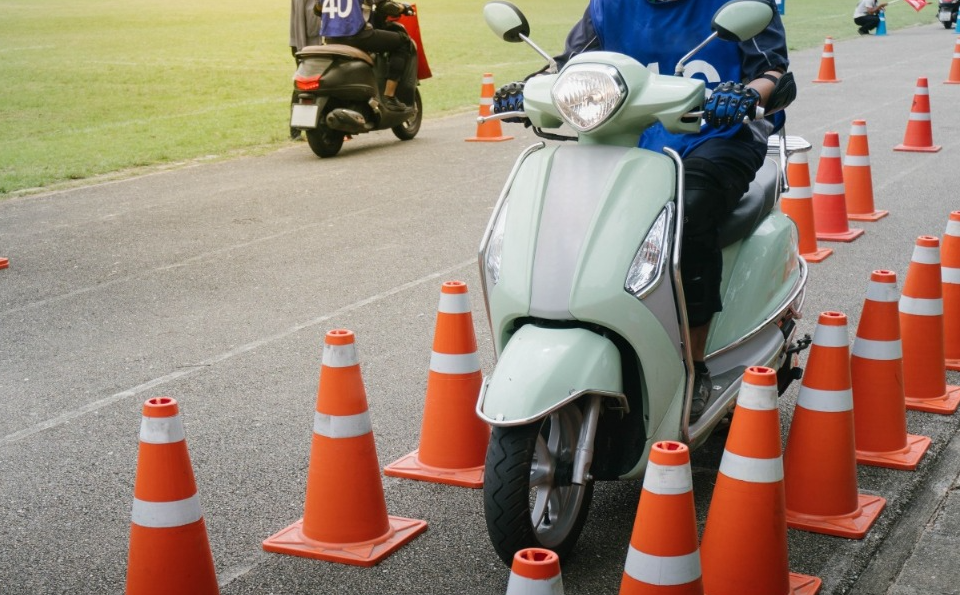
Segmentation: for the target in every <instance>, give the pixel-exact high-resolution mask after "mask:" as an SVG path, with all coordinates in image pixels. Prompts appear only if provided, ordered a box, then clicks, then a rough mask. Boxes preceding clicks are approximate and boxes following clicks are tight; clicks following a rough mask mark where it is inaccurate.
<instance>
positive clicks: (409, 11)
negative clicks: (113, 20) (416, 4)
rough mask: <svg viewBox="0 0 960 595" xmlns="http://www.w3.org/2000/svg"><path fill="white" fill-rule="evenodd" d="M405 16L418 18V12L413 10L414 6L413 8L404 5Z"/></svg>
mask: <svg viewBox="0 0 960 595" xmlns="http://www.w3.org/2000/svg"><path fill="white" fill-rule="evenodd" d="M403 14H404V15H406V16H408V17H414V16H417V11H416V9H414V8H413V6H411V5H409V4H404V5H403Z"/></svg>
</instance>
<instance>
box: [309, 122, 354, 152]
mask: <svg viewBox="0 0 960 595" xmlns="http://www.w3.org/2000/svg"><path fill="white" fill-rule="evenodd" d="M344 136H345V135H344V133H342V132H340V131H337V130H331V129H330V128H327V127H326V126H323V125H320V126H317V127H316V128H314V129H313V130H307V143H308V144H309V145H310V149H311V150H312V151H313V154H314V155H316V156H317V157H333V156H334V155H336V154H337V153H339V152H340V148H341V147H343V137H344Z"/></svg>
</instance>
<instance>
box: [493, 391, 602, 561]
mask: <svg viewBox="0 0 960 595" xmlns="http://www.w3.org/2000/svg"><path fill="white" fill-rule="evenodd" d="M582 423H583V416H582V414H581V412H580V408H579V406H578V405H577V404H575V403H571V404H569V405H567V406H565V407H562V408H561V409H559V410H557V411H555V412H553V413H551V414H550V415H549V416H547V417H546V418H544V419H543V420H540V421H538V422H536V423H533V424H529V425H525V426H512V427H498V428H494V429H493V432H492V434H491V436H490V443H489V446H488V448H487V459H486V463H485V471H484V479H483V506H484V513H485V517H486V521H487V532H488V533H489V535H490V540H491V542H492V543H493V548H494V549H495V550H496V552H497V555H498V556H500V559H501V560H503V563H504V564H506V565H507V566H510V565H511V564H512V562H513V556H514V554H515V553H516V552H518V551H519V550H521V549H524V548H529V547H540V548H547V549H550V550H552V551H554V552H555V553H556V554H557V555H559V556H560V557H561V558H563V557H565V556H566V555H568V554H569V553H570V551H571V550H572V549H573V547H574V545H575V544H576V541H577V538H578V537H579V536H580V531H581V530H582V529H583V525H584V523H585V522H586V520H587V512H588V511H589V509H590V500H591V497H592V495H593V482H592V481H587V482H586V483H585V484H583V485H578V484H574V483H573V482H572V481H571V479H572V477H573V460H574V455H575V453H576V450H577V440H578V439H579V436H580V426H581V425H582Z"/></svg>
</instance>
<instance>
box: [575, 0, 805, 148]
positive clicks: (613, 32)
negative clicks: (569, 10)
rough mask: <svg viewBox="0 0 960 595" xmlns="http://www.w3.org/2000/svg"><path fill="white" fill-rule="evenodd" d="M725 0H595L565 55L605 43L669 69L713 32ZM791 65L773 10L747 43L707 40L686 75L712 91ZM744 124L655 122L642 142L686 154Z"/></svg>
mask: <svg viewBox="0 0 960 595" xmlns="http://www.w3.org/2000/svg"><path fill="white" fill-rule="evenodd" d="M725 2H726V0H673V1H669V2H651V1H650V0H591V1H590V5H589V6H588V8H587V11H586V13H585V14H584V19H583V20H582V21H581V23H579V24H578V26H577V28H575V29H574V31H572V32H571V35H570V37H568V39H567V50H566V57H569V56H571V55H573V54H576V53H580V52H581V51H589V50H591V49H602V50H605V51H611V52H618V53H622V54H626V55H628V56H631V57H632V58H634V59H635V60H637V61H638V62H640V63H641V64H643V65H644V66H646V67H647V68H649V69H651V70H652V71H654V72H658V73H660V74H665V75H671V74H673V71H674V68H675V67H676V65H677V62H679V61H680V59H681V58H682V57H683V56H685V55H686V54H687V53H688V52H689V51H690V50H692V49H693V48H695V47H696V46H697V45H698V44H699V43H700V42H701V41H703V40H704V39H706V37H707V36H708V35H710V33H711V28H710V25H711V22H712V20H713V15H714V13H715V12H716V10H717V9H719V8H720V7H721V6H722V5H723V4H724V3H725ZM591 36H595V38H591ZM577 45H579V46H580V47H575V46H577ZM787 65H788V62H787V58H786V41H785V38H784V32H783V24H782V22H781V21H780V19H779V16H778V15H777V13H776V10H774V22H773V23H772V24H771V26H770V27H768V29H767V31H765V32H763V33H761V34H760V35H758V36H757V37H756V38H755V39H753V40H749V41H746V42H743V43H732V42H726V41H714V42H711V43H709V44H707V46H706V47H704V48H703V49H701V50H700V51H699V52H697V54H696V55H695V56H694V57H693V59H692V60H691V61H690V62H688V63H687V65H686V68H685V71H684V76H689V77H696V78H699V79H702V80H703V81H704V82H705V83H706V88H707V89H708V92H709V90H710V89H713V88H714V87H716V86H717V85H718V84H720V83H722V82H725V81H734V82H747V81H749V80H752V79H753V78H755V77H756V76H758V75H759V74H761V73H763V72H764V71H766V70H769V69H773V68H777V67H780V68H783V69H784V70H785V69H786V66H787ZM776 120H777V122H776V124H778V125H780V124H782V121H783V114H782V113H780V114H777V115H776ZM741 126H742V125H735V126H732V127H728V128H723V129H716V128H711V127H704V128H703V129H702V130H701V132H700V133H699V134H673V133H670V132H667V131H666V130H665V129H664V128H663V126H661V125H660V124H656V125H655V126H653V127H651V128H650V129H648V130H647V131H646V132H644V134H643V136H642V137H641V139H640V146H641V147H644V148H647V149H651V150H654V151H661V150H662V149H663V148H664V147H670V148H672V149H674V150H676V151H677V152H679V153H680V154H681V155H686V153H687V152H689V151H690V150H691V149H692V148H694V147H695V146H697V145H699V144H701V143H702V142H704V141H705V140H707V139H708V138H714V137H730V136H733V135H734V134H736V133H737V131H738V130H739V129H740V128H741Z"/></svg>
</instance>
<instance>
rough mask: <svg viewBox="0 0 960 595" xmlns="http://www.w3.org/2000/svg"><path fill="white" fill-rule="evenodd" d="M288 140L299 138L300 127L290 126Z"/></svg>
mask: <svg viewBox="0 0 960 595" xmlns="http://www.w3.org/2000/svg"><path fill="white" fill-rule="evenodd" d="M290 140H300V129H299V128H291V129H290Z"/></svg>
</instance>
